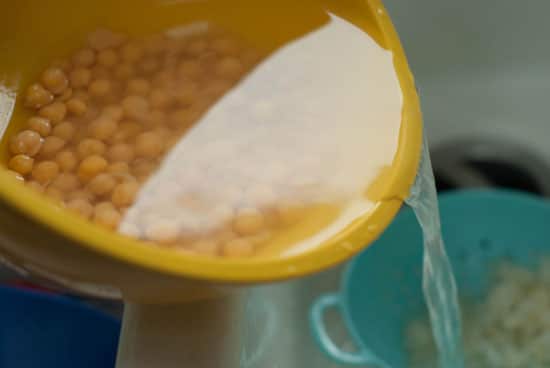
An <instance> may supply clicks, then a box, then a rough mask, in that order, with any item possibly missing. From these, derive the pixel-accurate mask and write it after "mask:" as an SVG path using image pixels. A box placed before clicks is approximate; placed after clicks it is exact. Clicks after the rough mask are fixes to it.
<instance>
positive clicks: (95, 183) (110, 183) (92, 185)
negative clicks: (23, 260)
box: [88, 173, 117, 196]
mask: <svg viewBox="0 0 550 368" xmlns="http://www.w3.org/2000/svg"><path fill="white" fill-rule="evenodd" d="M116 185H117V181H116V179H115V177H114V176H113V175H111V174H108V173H102V174H98V175H97V176H96V177H94V178H93V179H92V180H91V181H90V182H89V183H88V190H89V191H90V192H92V193H93V194H95V195H97V196H104V195H108V194H110V193H111V192H112V191H113V189H114V187H115V186H116Z"/></svg>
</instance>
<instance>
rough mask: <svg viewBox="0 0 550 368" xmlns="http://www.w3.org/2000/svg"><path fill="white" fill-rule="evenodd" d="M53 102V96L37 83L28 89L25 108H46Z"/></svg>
mask: <svg viewBox="0 0 550 368" xmlns="http://www.w3.org/2000/svg"><path fill="white" fill-rule="evenodd" d="M52 101H53V94H52V93H51V92H50V91H48V90H47V89H45V88H44V87H42V86H41V85H40V84H38V83H35V84H33V85H31V86H30V87H29V88H27V92H26V95H25V106H27V107H31V108H34V109H38V108H41V107H43V106H46V105H47V104H49V103H51V102H52Z"/></svg>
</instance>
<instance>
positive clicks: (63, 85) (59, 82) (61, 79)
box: [41, 68, 69, 95]
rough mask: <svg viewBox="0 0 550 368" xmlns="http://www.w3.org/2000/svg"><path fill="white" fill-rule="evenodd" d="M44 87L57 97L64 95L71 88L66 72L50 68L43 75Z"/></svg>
mask: <svg viewBox="0 0 550 368" xmlns="http://www.w3.org/2000/svg"><path fill="white" fill-rule="evenodd" d="M41 82H42V85H43V86H44V87H46V89H48V90H49V91H50V92H51V93H53V94H55V95H60V94H62V93H63V92H64V91H65V90H66V89H67V87H68V86H69V80H68V79H67V76H66V75H65V72H64V71H63V70H62V69H60V68H49V69H46V70H45V71H44V73H42V78H41Z"/></svg>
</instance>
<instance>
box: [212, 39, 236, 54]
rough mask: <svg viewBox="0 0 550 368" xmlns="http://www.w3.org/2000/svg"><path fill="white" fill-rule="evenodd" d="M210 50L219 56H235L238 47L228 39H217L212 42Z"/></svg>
mask: <svg viewBox="0 0 550 368" xmlns="http://www.w3.org/2000/svg"><path fill="white" fill-rule="evenodd" d="M212 49H213V50H214V51H216V52H217V53H218V54H220V55H236V54H238V53H239V46H238V45H237V43H236V42H235V41H233V40H232V39H230V38H218V39H217V40H214V42H212Z"/></svg>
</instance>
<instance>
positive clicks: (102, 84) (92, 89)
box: [88, 79, 112, 97]
mask: <svg viewBox="0 0 550 368" xmlns="http://www.w3.org/2000/svg"><path fill="white" fill-rule="evenodd" d="M111 89H112V86H111V82H110V81H109V80H108V79H96V80H95V81H93V82H92V83H90V86H89V87H88V92H89V93H90V95H92V96H94V97H105V96H107V95H108V94H109V93H111Z"/></svg>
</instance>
